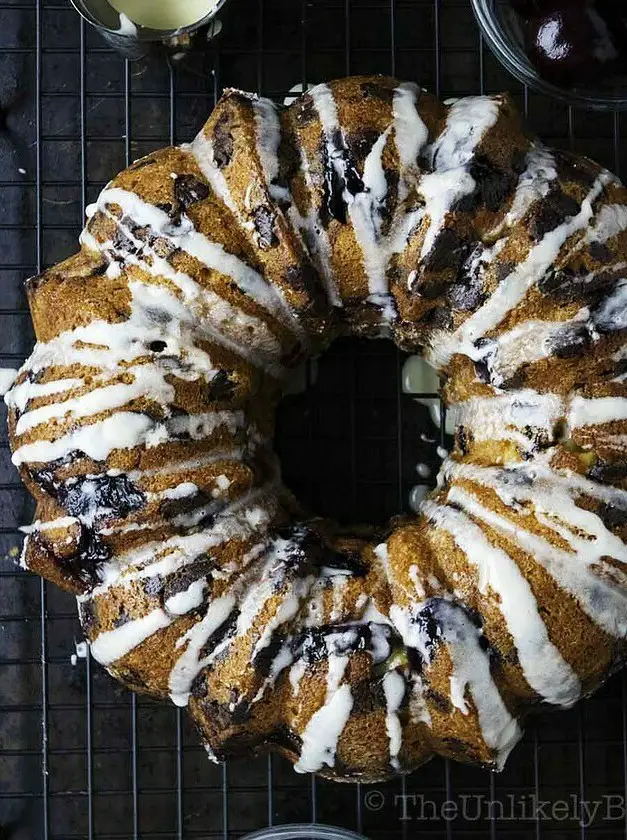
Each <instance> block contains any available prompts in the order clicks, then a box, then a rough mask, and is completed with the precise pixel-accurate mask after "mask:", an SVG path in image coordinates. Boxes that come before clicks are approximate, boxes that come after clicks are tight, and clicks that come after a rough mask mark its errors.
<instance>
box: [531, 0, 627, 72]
mask: <svg viewBox="0 0 627 840" xmlns="http://www.w3.org/2000/svg"><path fill="white" fill-rule="evenodd" d="M614 6H615V4H613V3H601V4H597V3H594V2H592V0H552V2H547V3H544V4H543V7H544V8H543V11H542V13H541V14H538V15H534V16H531V17H530V18H528V19H527V22H526V40H527V48H528V53H529V57H530V58H531V60H532V61H533V63H534V64H535V66H536V68H537V70H538V72H539V73H540V75H541V76H543V77H544V78H545V79H547V80H548V81H550V82H554V83H555V84H557V85H561V86H568V87H570V86H576V85H585V84H591V83H595V82H598V81H599V80H601V79H603V78H605V77H606V76H608V75H609V74H612V73H614V72H615V71H616V70H617V69H618V67H619V65H620V58H621V53H622V51H623V49H622V48H623V39H622V32H621V27H622V29H624V23H623V22H622V20H621V16H620V15H619V14H618V13H617V14H616V15H615V16H611V15H610V14H609V12H608V9H611V8H613V7H614ZM605 7H607V8H605Z"/></svg>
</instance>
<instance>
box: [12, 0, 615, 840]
mask: <svg viewBox="0 0 627 840" xmlns="http://www.w3.org/2000/svg"><path fill="white" fill-rule="evenodd" d="M358 72H366V73H369V72H389V73H395V74H397V75H398V76H399V77H403V78H408V79H416V80H418V81H420V82H421V83H422V84H423V85H424V86H426V87H428V88H430V89H431V90H433V91H434V92H435V93H437V94H439V95H443V96H454V95H463V94H470V93H476V92H477V91H482V92H483V91H487V92H489V91H493V90H500V89H510V90H511V91H512V93H513V95H514V96H515V98H516V99H518V100H519V102H520V105H521V107H522V108H523V109H524V111H525V113H526V114H527V116H528V118H529V120H530V122H531V124H532V127H533V128H534V129H535V130H536V131H538V132H539V133H541V134H542V135H543V137H544V138H545V139H546V140H547V141H548V142H550V143H552V144H554V145H557V146H566V147H572V148H575V149H577V150H578V151H582V152H584V153H589V154H590V155H592V156H594V157H596V158H598V159H600V160H601V161H602V162H603V163H605V164H606V165H608V166H610V167H612V168H613V169H614V170H615V171H620V169H621V167H622V168H623V169H625V163H626V161H625V152H623V151H622V150H621V142H620V137H621V118H620V116H619V115H612V114H610V115H601V114H597V115H593V114H586V113H580V112H576V111H574V110H573V109H570V108H567V107H565V106H561V105H559V104H556V103H554V102H550V101H548V100H546V99H543V98H541V97H538V96H535V95H533V94H531V93H529V92H528V91H527V90H523V89H521V88H520V86H519V85H518V84H517V83H516V82H515V81H514V80H513V79H511V78H509V77H508V76H507V75H506V74H505V73H504V71H503V70H502V69H501V68H500V67H499V66H498V65H497V64H496V62H495V61H494V59H493V58H492V56H491V55H490V54H489V53H487V51H485V50H484V48H483V44H482V42H481V39H480V36H479V34H478V31H477V29H476V26H475V24H474V20H473V19H472V14H471V11H470V8H469V3H467V2H464V0H230V3H229V4H227V7H226V16H225V20H224V31H223V33H222V35H221V36H220V39H219V41H217V42H216V43H215V44H213V45H212V46H211V48H210V49H209V50H208V51H207V53H206V54H205V55H203V56H199V57H194V58H193V59H192V60H190V61H189V62H188V63H186V64H185V65H183V66H181V67H178V68H173V67H172V66H167V65H166V64H165V63H164V62H163V61H162V60H159V59H150V60H145V61H142V62H139V63H136V64H131V63H128V62H125V61H123V60H122V59H120V58H119V57H118V56H116V55H115V54H114V53H113V52H112V51H111V50H110V49H109V48H108V47H107V46H106V44H104V42H102V41H101V40H100V39H99V37H98V36H97V35H96V34H95V33H94V32H93V31H91V30H90V29H89V27H87V26H86V25H85V24H84V23H83V22H82V21H81V20H80V19H79V18H78V17H77V16H76V15H75V14H74V12H73V11H72V10H71V9H70V8H69V6H68V5H67V4H66V3H64V2H60V0H56V2H52V1H51V0H0V106H1V107H2V109H3V110H2V118H1V119H0V189H1V196H2V199H1V200H0V282H1V283H2V286H1V288H2V290H3V294H2V296H1V297H0V324H1V327H0V366H7V367H11V366H16V365H18V364H19V362H20V361H21V359H22V358H23V357H24V356H25V355H26V354H27V353H28V352H29V349H30V346H31V343H32V333H31V330H30V326H29V319H28V315H27V312H26V305H25V300H24V296H23V289H22V281H23V279H24V278H25V277H26V276H28V275H30V274H33V273H35V272H37V271H39V270H40V269H41V268H42V267H44V266H46V265H50V264H52V263H54V262H56V261H57V260H59V259H61V258H63V257H65V256H67V255H68V254H70V253H72V251H73V250H74V248H75V241H76V236H77V234H78V232H79V229H80V227H81V224H82V219H83V217H84V210H85V206H86V204H87V203H88V201H90V200H93V198H94V197H95V195H96V194H97V192H98V191H99V189H100V188H101V187H102V186H103V184H104V182H105V181H106V180H107V178H108V177H110V176H111V174H113V173H115V172H117V171H118V170H119V169H120V168H121V167H122V166H124V164H125V163H127V162H129V161H130V160H131V159H134V158H137V157H139V156H140V155H141V154H144V153H146V152H148V151H150V150H151V149H153V148H155V147H157V146H159V145H163V144H164V143H168V142H170V143H173V142H177V141H179V140H187V139H189V138H191V136H192V135H193V134H194V133H195V131H196V130H197V129H198V128H199V127H200V125H201V124H202V122H203V121H204V119H205V117H206V115H207V114H208V113H209V111H210V109H211V107H212V105H213V103H214V101H215V96H216V93H217V92H219V91H220V90H221V89H222V87H223V86H226V85H233V86H236V87H242V88H246V89H256V90H258V91H260V92H263V93H264V94H266V95H270V96H273V97H276V98H277V99H281V98H282V97H283V96H285V94H286V93H287V92H288V90H289V88H290V87H291V86H292V85H293V84H296V83H301V84H306V83H307V82H316V81H321V80H323V79H325V78H329V77H335V76H341V75H344V74H348V73H358ZM402 361H403V358H402V356H401V354H400V353H398V352H397V351H396V350H395V349H394V348H393V347H391V345H389V344H388V343H372V342H370V343H364V342H358V341H354V342H342V343H339V344H338V346H337V347H334V348H332V349H331V350H330V351H329V353H328V354H326V355H325V356H324V357H323V358H322V359H321V361H320V363H319V369H318V371H317V377H315V376H314V372H313V371H310V380H311V381H310V388H309V389H308V391H307V392H306V393H305V394H300V395H296V396H293V397H290V398H286V400H285V401H284V403H283V407H282V410H281V413H280V416H279V432H278V435H277V439H278V444H279V447H280V450H281V455H282V462H283V465H284V471H285V475H286V478H287V481H288V483H291V484H292V485H293V487H294V489H296V490H297V491H298V492H299V493H300V495H301V497H302V498H304V499H305V500H307V501H309V502H310V503H311V504H312V507H313V508H315V509H317V510H318V511H320V512H331V513H336V514H338V513H339V514H340V515H341V516H343V517H344V518H346V519H351V520H353V521H357V520H358V519H360V518H361V519H363V520H371V521H374V520H378V521H381V520H383V519H385V518H386V517H387V516H388V515H390V514H392V513H394V512H398V511H400V510H401V509H403V508H406V505H407V497H408V493H409V490H410V488H411V486H412V484H414V483H415V481H416V476H415V473H414V467H415V464H416V462H418V461H423V462H427V463H429V464H430V465H431V466H432V468H434V469H435V467H436V466H437V463H438V461H437V456H436V454H435V452H434V446H435V444H432V445H431V446H429V445H428V444H425V443H423V442H420V441H419V440H418V435H417V430H420V429H424V430H428V429H429V420H428V412H427V409H426V408H425V407H424V406H423V405H420V404H418V403H416V402H415V401H414V400H413V399H411V398H410V397H407V396H403V395H401V392H400V387H399V379H400V370H401V365H402ZM2 429H3V431H2V433H1V434H2V440H1V448H0V511H1V513H2V520H1V527H0V838H2V840H9V838H11V840H18V838H20V840H21V839H22V838H33V840H34V839H35V838H36V840H39V838H44V840H48V838H64V840H65V838H67V840H69V839H70V838H73V840H76V838H81V840H82V838H89V840H92V839H93V840H113V838H133V840H136V838H153V837H154V838H167V839H168V840H173V839H174V838H178V840H182V838H194V837H203V838H223V840H224V839H225V838H226V839H228V838H234V837H240V836H242V835H243V834H245V833H246V832H247V831H252V830H254V829H256V828H259V827H263V826H265V825H273V824H280V823H285V822H290V821H307V820H319V821H322V822H328V823H331V824H335V825H341V826H345V827H347V828H352V829H354V830H357V831H363V832H365V833H366V834H367V835H368V836H369V837H371V838H386V840H388V838H389V839H390V840H393V838H406V837H414V836H419V837H425V838H438V840H440V838H446V839H447V840H449V838H487V837H489V838H497V837H507V838H509V840H523V838H524V840H527V839H528V838H535V839H536V840H537V838H553V840H566V838H568V840H570V838H600V837H604V838H611V840H619V838H621V837H627V816H625V813H624V806H625V804H626V802H627V680H626V679H625V677H624V676H619V677H618V678H615V679H614V680H612V681H611V682H610V683H609V684H608V685H607V686H606V687H605V688H604V689H603V690H602V691H601V692H600V693H599V694H598V695H597V696H596V697H595V698H593V699H591V700H588V701H586V702H585V703H583V704H581V705H580V706H579V707H578V708H577V709H575V710H573V711H572V712H569V713H564V714H561V715H559V716H549V715H546V716H541V717H539V718H538V719H537V721H535V722H532V723H531V724H530V726H529V727H528V732H527V736H526V738H525V740H524V741H523V743H522V744H521V745H520V746H519V747H518V748H517V751H516V753H515V754H514V756H513V758H512V760H511V761H510V763H509V765H508V767H507V769H506V770H505V772H504V773H503V774H501V775H499V776H495V775H493V774H488V773H485V772H481V771H477V770H473V769H470V768H466V767H463V766H461V765H456V764H452V763H450V762H444V761H440V760H434V761H432V762H431V763H429V764H428V765H426V766H425V767H424V768H422V769H421V770H419V771H418V772H417V773H415V774H414V775H412V776H410V777H409V778H407V779H401V780H398V781H396V782H393V783H390V784H387V785H379V786H375V787H374V788H363V787H360V786H355V787H354V786H338V785H332V784H330V783H327V782H324V781H321V780H316V779H315V778H313V777H303V776H297V775H296V774H294V773H293V771H292V769H291V767H289V766H288V765H287V763H286V762H284V761H283V760H281V759H278V758H261V759H258V760H255V761H250V762H236V763H233V764H231V765H229V766H228V767H227V766H225V767H214V766H212V765H210V764H208V763H207V761H206V757H205V754H204V752H203V751H202V750H201V749H200V748H199V747H198V745H197V742H196V739H195V736H194V733H193V732H192V731H191V728H190V726H189V725H188V723H187V721H186V719H185V717H184V716H182V715H181V712H180V710H178V709H173V708H169V707H167V706H165V705H161V704H157V703H154V702H152V701H149V700H146V699H144V698H138V697H136V696H135V695H132V694H129V693H127V692H126V691H125V690H124V689H122V688H120V687H119V686H117V685H116V684H115V683H114V682H113V681H112V680H111V679H110V678H109V677H108V676H107V675H106V674H105V673H104V672H103V671H102V670H101V669H100V668H99V667H97V666H92V665H91V663H90V660H89V659H88V658H87V659H78V661H77V663H76V664H74V665H73V664H71V661H70V656H71V655H72V654H73V653H74V652H75V648H74V642H75V641H77V640H80V628H79V626H78V624H77V622H76V618H75V609H74V604H73V600H72V599H71V598H69V597H67V596H66V595H64V594H63V593H61V592H59V591H58V590H56V589H55V588H54V587H52V586H50V587H49V586H48V585H47V584H46V583H45V582H43V581H40V580H38V579H36V578H35V577H32V576H30V575H27V574H25V573H23V572H21V571H19V570H17V569H16V568H15V566H14V561H15V554H16V549H17V547H18V546H19V543H20V537H19V532H18V530H17V527H18V525H20V524H22V523H24V522H27V521H28V520H29V518H30V516H31V515H32V505H31V503H30V501H29V500H28V498H27V496H26V494H25V492H24V491H23V489H22V488H21V487H20V485H19V483H18V481H17V476H16V474H15V472H14V470H13V469H12V467H11V465H10V454H9V451H8V447H7V442H6V433H5V432H4V423H2ZM439 442H440V443H443V442H444V441H443V439H441V440H440V441H439ZM303 453H306V462H305V467H303ZM330 463H332V464H333V480H332V481H331V482H329V468H328V464H330ZM373 791H374V794H373ZM573 796H574V797H576V798H577V797H578V798H579V799H583V800H586V801H589V802H590V803H592V804H591V806H590V807H594V806H595V805H596V804H597V803H600V805H599V806H598V808H597V812H596V818H595V819H594V820H591V821H590V824H589V825H587V824H585V823H586V822H587V821H584V822H581V821H578V820H577V819H576V816H575V811H576V808H575V805H574V804H573V799H572V797H573ZM476 797H482V799H481V801H480V804H479V800H478V799H477V798H476ZM530 797H536V798H537V804H538V805H539V807H537V808H536V809H535V810H534V808H533V801H532V800H531V799H530ZM604 797H612V799H611V800H604ZM545 801H546V802H548V803H549V804H548V805H547V806H545V805H544V802H545ZM446 802H449V803H454V806H456V807H457V809H458V813H457V815H455V813H454V806H451V805H444V803H446ZM490 803H492V805H490ZM564 803H566V809H565V808H564ZM568 803H570V806H569V804H568ZM516 817H518V819H516Z"/></svg>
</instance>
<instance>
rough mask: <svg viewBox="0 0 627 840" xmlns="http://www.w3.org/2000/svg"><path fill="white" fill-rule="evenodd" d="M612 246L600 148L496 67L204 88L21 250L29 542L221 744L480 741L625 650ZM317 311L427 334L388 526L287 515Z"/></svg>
mask: <svg viewBox="0 0 627 840" xmlns="http://www.w3.org/2000/svg"><path fill="white" fill-rule="evenodd" d="M626 264H627V198H626V194H625V190H624V188H623V187H622V185H621V184H620V182H618V180H617V179H616V178H614V177H613V176H612V175H611V174H610V173H608V172H606V171H605V170H603V169H601V168H600V167H598V166H597V165H596V164H594V163H593V162H591V161H588V160H587V159H585V158H580V157H576V156H574V155H571V154H568V153H563V152H554V151H550V150H549V149H547V148H545V147H544V146H543V145H542V144H541V143H540V142H539V141H537V140H536V139H534V138H532V137H530V136H529V135H528V134H527V133H526V131H525V130H524V128H523V127H522V126H521V122H520V118H519V116H518V114H517V113H516V110H515V108H514V106H513V105H512V103H511V101H510V100H509V98H508V97H507V96H506V95H500V96H494V97H469V98H466V99H462V100H459V101H457V102H454V103H450V104H448V105H443V104H442V103H440V102H439V101H438V100H437V99H435V98H434V97H432V96H430V95H429V94H428V93H426V92H424V91H422V90H420V89H419V88H418V87H417V86H416V85H413V84H408V83H400V82H398V81H397V80H395V79H391V78H386V77H352V78H348V79H341V80H338V81H334V82H330V83H329V84H324V85H318V86H316V87H315V88H313V89H312V90H310V91H309V92H307V93H306V94H304V95H303V96H301V97H299V99H297V100H296V102H294V103H293V104H292V105H291V106H289V107H288V108H279V107H277V106H275V105H274V104H273V103H272V102H270V101H269V100H265V99H260V98H258V97H256V96H254V95H252V94H247V93H242V92H241V91H233V90H230V91H226V92H225V94H224V96H223V97H222V99H221V100H220V102H219V103H218V105H217V106H216V108H215V110H214V112H213V114H212V115H211V117H210V119H209V121H208V122H207V124H206V125H205V127H204V128H203V130H202V131H201V133H200V134H199V135H198V137H197V138H196V139H195V140H194V141H193V143H191V144H189V145H185V146H182V147H180V148H168V149H163V150H160V151H157V152H154V153H153V154H151V155H148V156H147V157H146V158H143V159H142V160H140V161H137V162H135V163H134V164H133V165H132V166H131V167H129V169H127V170H126V171H125V172H122V173H121V174H120V175H118V176H117V177H115V178H114V179H113V181H111V183H110V184H109V185H108V186H107V188H106V189H105V190H104V192H103V193H102V194H101V196H100V197H99V199H98V201H97V203H96V204H95V205H94V206H92V207H91V208H90V209H89V212H88V221H87V225H86V228H85V230H84V232H83V234H82V236H81V250H80V252H79V253H78V254H76V255H74V256H72V257H70V258H69V259H68V260H66V261H65V262H63V263H61V264H60V265H58V266H55V267H54V268H52V269H50V270H48V271H46V272H45V273H44V274H42V275H41V276H39V277H36V278H33V279H32V280H30V281H29V282H28V297H29V303H30V308H31V313H32V318H33V323H34V326H35V332H36V335H37V339H38V344H37V346H36V347H35V349H34V351H33V354H32V356H31V357H30V359H29V360H28V361H27V362H26V363H25V365H24V366H23V368H22V369H21V371H20V373H19V376H18V378H17V380H16V383H15V385H14V386H13V388H12V390H11V391H10V392H9V394H8V395H7V403H8V405H9V427H10V434H11V443H12V447H13V453H14V455H13V457H14V462H15V463H16V464H17V465H18V467H19V469H20V472H21V475H22V477H23V479H24V482H25V484H26V485H27V487H28V489H29V490H30V491H31V493H32V494H33V495H34V496H35V498H36V500H37V514H36V521H35V522H34V524H33V525H32V527H31V529H30V532H29V534H28V536H27V539H26V542H25V549H24V555H23V563H24V565H25V566H26V567H27V568H29V569H32V570H33V571H35V572H38V573H39V574H41V575H43V576H45V577H47V578H48V579H50V580H52V581H54V582H55V583H56V584H58V585H60V586H63V587H64V588H66V589H68V590H69V591H71V592H73V593H74V594H76V596H77V598H78V603H79V612H80V617H81V621H82V624H83V627H84V629H85V632H86V634H87V637H88V639H89V641H90V644H91V652H92V654H93V655H94V657H95V658H96V659H97V660H99V661H100V662H101V663H102V664H103V665H104V666H105V667H107V668H108V669H109V671H110V672H111V673H112V674H113V675H114V676H115V677H116V678H118V679H119V680H120V681H122V682H123V683H125V684H126V685H128V686H129V687H130V688H132V689H133V690H136V691H141V692H146V693H148V694H151V695H153V696H157V697H162V698H167V697H170V698H171V699H172V700H173V701H174V702H175V703H177V704H179V705H186V706H187V707H188V709H189V712H190V714H191V715H192V717H193V718H194V720H195V722H196V724H197V726H198V729H199V731H200V733H201V737H202V739H203V741H204V743H205V744H206V746H207V750H208V753H209V754H210V756H212V757H214V758H218V759H221V758H224V757H226V756H229V755H242V754H250V753H254V752H259V751H262V750H267V749H275V750H278V751H280V752H281V753H282V754H283V755H285V756H287V757H288V758H289V759H290V760H292V761H293V762H294V763H295V764H296V768H297V769H298V770H300V771H302V772H306V771H314V772H319V773H321V774H323V775H325V776H327V777H330V778H335V779H338V780H344V781H354V780H357V781H373V780H379V779H383V778H386V777H388V776H390V775H394V774H399V773H405V772H408V771H410V770H411V769H412V768H414V767H416V766H418V765H419V764H421V763H423V762H424V761H426V760H428V759H429V758H430V757H431V756H432V755H433V754H434V753H438V754H441V755H444V756H448V757H451V758H455V759H458V760H462V761H469V762H475V763H478V764H481V765H485V766H489V767H494V768H500V767H501V766H502V765H503V762H504V761H505V759H506V758H507V755H508V753H509V751H510V750H511V748H512V747H513V745H514V744H515V743H516V741H517V740H518V738H519V737H520V731H521V730H520V723H521V722H522V721H523V720H524V718H525V716H526V715H527V714H528V713H529V712H530V711H532V710H533V709H535V708H538V707H543V706H554V707H569V706H571V705H572V704H573V703H574V702H576V700H577V699H578V698H579V697H580V696H583V695H585V694H587V693H589V692H591V691H593V690H594V689H595V688H596V687H597V686H598V685H599V684H600V683H602V682H603V680H604V679H606V678H607V676H608V675H609V674H610V673H612V672H613V671H614V670H615V669H616V668H618V667H620V665H621V664H622V663H623V661H624V657H625V638H626V635H627V579H626V577H625V563H626V562H627V549H626V548H625V545H624V539H625V537H626V536H627V486H626V476H627V468H626V467H625V457H624V454H625V448H626V443H625V441H626V440H627V393H625V377H626V376H627V372H626V371H627V366H626V362H625V359H627V352H626V348H625V341H624V335H625V330H626V329H627V320H626V318H625V310H626V304H627V292H626V291H625V288H626V287H625V281H624V279H623V278H624V269H625V265H626ZM338 335H363V336H368V337H371V338H376V337H380V336H387V337H390V338H392V339H393V340H394V341H395V342H396V343H397V345H398V346H399V347H401V348H404V349H407V350H410V351H411V352H419V353H422V354H423V355H425V356H426V358H427V359H428V360H429V361H430V362H431V363H432V364H433V365H435V366H436V367H437V369H438V370H439V372H440V373H441V374H442V376H443V377H444V378H445V386H444V397H445V400H446V402H447V404H448V406H449V409H450V410H451V411H452V412H453V413H454V415H455V419H456V443H455V450H454V452H453V453H452V454H451V456H450V457H448V458H447V459H446V461H445V462H444V465H443V467H442V472H441V475H440V477H439V480H438V487H437V489H436V490H435V491H434V492H433V493H432V494H431V496H430V497H429V498H427V499H426V500H425V501H424V502H423V503H422V505H421V508H420V511H419V512H418V514H417V515H416V516H412V517H402V518H398V519H396V520H394V521H393V522H392V523H390V526H389V529H388V531H387V532H386V533H385V534H376V533H374V532H373V531H372V529H370V530H368V529H362V530H361V531H359V530H358V529H355V531H354V532H353V533H350V534H346V533H341V532H340V531H338V529H337V527H336V526H334V524H333V523H331V522H325V521H322V520H317V519H314V520H311V519H306V518H305V517H304V515H303V513H302V512H301V510H300V508H299V506H298V503H297V502H296V500H294V499H293V498H292V496H291V494H290V493H289V491H287V490H286V489H285V488H284V487H283V486H282V484H281V480H280V475H279V470H278V465H277V461H276V457H275V455H274V453H273V452H272V448H271V441H272V435H273V422H274V410H275V408H276V405H277V402H278V400H279V398H280V395H281V382H282V380H283V378H284V377H285V375H286V373H287V372H288V371H289V370H290V369H292V368H294V367H295V366H296V365H298V364H299V363H300V362H301V361H302V360H303V359H305V358H308V357H311V356H312V355H313V354H316V353H318V352H320V351H322V350H323V349H324V348H325V347H326V346H328V344H329V343H330V341H332V340H333V339H334V338H335V337H336V336H338Z"/></svg>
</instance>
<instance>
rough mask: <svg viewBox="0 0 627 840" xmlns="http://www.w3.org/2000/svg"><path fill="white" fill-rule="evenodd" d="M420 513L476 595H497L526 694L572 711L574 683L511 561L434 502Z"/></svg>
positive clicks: (576, 682) (526, 584)
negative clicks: (455, 552)
mask: <svg viewBox="0 0 627 840" xmlns="http://www.w3.org/2000/svg"><path fill="white" fill-rule="evenodd" d="M421 511H422V513H424V515H425V516H426V517H427V518H428V519H429V520H430V521H431V522H433V523H434V524H435V525H437V526H438V527H439V528H443V529H444V530H446V531H448V532H449V533H450V534H451V536H452V537H453V539H454V540H455V542H456V544H457V545H458V546H459V548H460V549H461V550H462V551H463V552H464V554H465V555H466V559H467V560H468V562H469V563H470V564H471V566H473V567H474V568H475V569H476V570H477V575H478V581H477V586H478V588H479V592H480V593H481V594H482V595H483V596H484V597H487V596H488V590H489V589H491V590H492V591H493V592H494V593H495V594H496V596H497V598H498V605H499V610H500V611H501V614H502V615H503V618H504V619H505V623H506V626H507V629H508V631H509V633H510V634H511V636H512V639H513V641H514V644H515V645H516V650H517V652H518V657H519V660H520V667H521V669H522V672H523V675H524V677H525V679H526V680H527V682H528V683H529V685H530V686H531V688H533V690H534V691H536V692H537V693H538V694H539V695H540V697H542V699H543V700H546V701H547V702H548V703H554V704H556V705H559V706H565V707H569V706H572V705H573V704H574V703H575V702H576V701H577V700H578V699H579V695H580V689H581V686H580V683H579V679H578V677H577V675H576V673H575V672H574V671H573V669H572V668H571V667H570V665H568V663H567V662H565V661H564V659H563V658H562V655H561V654H560V652H559V650H558V649H557V648H556V647H555V645H554V644H553V643H552V642H551V640H550V639H549V636H548V633H547V629H546V627H545V625H544V622H543V620H542V617H541V616H540V613H539V612H538V605H537V602H536V599H535V596H534V594H533V591H532V589H531V586H530V585H529V582H528V581H527V579H526V578H525V577H524V576H523V574H522V572H521V571H520V569H519V568H518V566H517V564H516V563H515V561H514V560H513V559H512V558H511V557H510V556H509V555H508V554H506V552H505V551H503V550H502V549H500V548H497V547H496V546H494V545H492V544H491V543H490V542H489V540H488V539H487V537H486V536H485V534H484V533H483V531H482V530H481V528H480V527H479V526H477V525H476V524H475V523H474V522H472V520H470V519H469V518H468V517H467V516H465V515H464V514H463V513H461V512H460V511H456V510H453V509H452V508H449V507H446V506H442V505H437V504H435V503H433V502H425V503H424V504H423V505H422V506H421Z"/></svg>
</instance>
